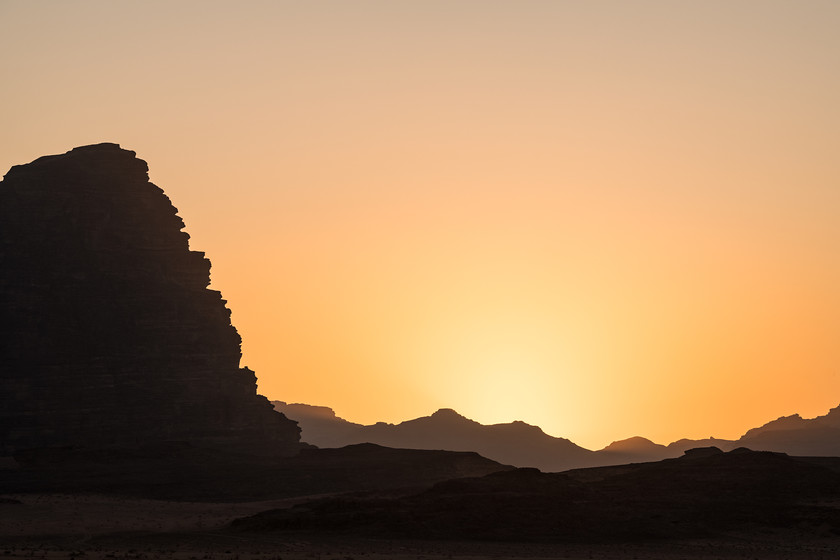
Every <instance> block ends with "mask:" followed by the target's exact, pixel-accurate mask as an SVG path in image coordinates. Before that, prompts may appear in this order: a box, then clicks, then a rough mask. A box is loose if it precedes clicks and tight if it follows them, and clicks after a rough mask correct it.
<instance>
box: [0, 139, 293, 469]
mask: <svg viewBox="0 0 840 560" xmlns="http://www.w3.org/2000/svg"><path fill="white" fill-rule="evenodd" d="M183 228H184V222H183V221H182V220H181V218H180V217H179V216H178V214H177V209H176V208H175V207H174V206H173V205H172V204H171V202H170V200H169V198H168V197H167V196H166V195H165V194H164V193H163V191H162V190H161V189H160V188H158V187H157V186H155V185H154V184H152V183H150V182H149V178H148V167H147V165H146V162H145V161H143V160H140V159H137V158H136V157H135V153H134V152H131V151H128V150H123V149H121V148H120V147H119V146H118V145H116V144H98V145H93V146H84V147H80V148H76V149H74V150H72V151H70V152H68V153H66V154H63V155H56V156H46V157H42V158H39V159H37V160H35V161H34V162H32V163H30V164H27V165H19V166H15V167H13V168H12V169H11V170H10V171H9V172H8V174H7V175H6V176H5V178H4V180H3V181H2V182H0V455H4V454H10V453H14V452H15V451H18V450H20V449H26V448H33V447H50V446H68V445H69V446H96V447H99V446H124V445H138V444H140V445H142V444H145V443H148V442H158V441H187V442H190V443H193V444H196V445H201V446H210V447H220V448H225V449H230V450H235V451H243V452H259V453H270V454H274V453H276V454H293V453H295V452H296V451H297V449H298V445H299V444H298V442H299V433H300V430H299V429H298V427H297V424H296V423H295V422H294V421H291V420H288V419H287V418H286V417H285V416H284V415H283V414H281V413H279V412H276V411H274V410H273V409H272V407H271V405H270V404H269V402H268V400H267V399H265V397H262V396H260V395H257V393H256V377H255V375H254V373H253V372H252V371H250V370H249V369H248V368H242V367H240V359H241V352H240V344H241V339H240V337H239V335H238V333H237V332H236V329H235V328H234V327H233V326H232V325H231V321H230V311H229V310H228V309H227V307H226V302H225V300H224V299H222V295H221V293H219V292H218V291H214V290H210V289H208V285H209V278H210V277H209V273H210V261H209V260H208V259H206V258H205V257H204V253H201V252H197V251H191V250H190V249H189V244H188V239H189V235H187V233H185V232H184V231H182V229H183Z"/></svg>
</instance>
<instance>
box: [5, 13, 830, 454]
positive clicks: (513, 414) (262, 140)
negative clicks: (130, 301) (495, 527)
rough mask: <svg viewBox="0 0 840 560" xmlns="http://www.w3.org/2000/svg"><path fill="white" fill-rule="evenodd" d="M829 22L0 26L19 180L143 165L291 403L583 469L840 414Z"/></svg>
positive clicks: (788, 16) (501, 20) (181, 21)
mask: <svg viewBox="0 0 840 560" xmlns="http://www.w3.org/2000/svg"><path fill="white" fill-rule="evenodd" d="M838 28H840V4H837V3H834V2H829V1H817V0H814V1H805V2H798V3H795V4H794V3H790V2H783V1H762V2H758V1H745V2H739V3H737V4H732V3H730V2H723V1H712V2H704V3H702V4H701V3H696V4H688V3H686V4H679V5H675V4H673V3H669V2H663V1H652V0H642V1H639V2H634V3H625V2H619V1H594V2H585V3H579V2H546V1H537V0H534V1H525V2H516V3H512V2H502V1H493V0H490V1H488V0H482V1H477V0H464V1H461V2H443V1H436V0H424V1H423V2H405V3H399V4H395V3H392V2H380V1H373V0H364V1H360V2H354V3H328V2H321V1H312V2H306V3H300V2H283V1H278V2H261V1H253V2H247V3H244V4H243V5H241V6H240V5H237V6H236V7H234V6H233V5H228V4H225V3H214V2H202V3H197V2H179V3H176V4H174V5H173V4H171V3H167V2H162V1H150V2H145V3H143V4H142V5H128V4H121V3H118V4H114V3H110V2H105V1H80V2H74V3H66V4H62V3H46V2H44V3H41V2H19V1H15V0H9V1H6V2H4V3H3V4H2V5H0V31H2V33H0V44H1V45H2V47H3V52H4V53H5V54H4V55H3V56H2V57H0V72H2V75H3V76H6V77H7V79H6V80H5V82H6V83H4V104H3V105H2V107H0V115H2V117H3V123H4V125H5V126H4V127H3V131H2V132H0V173H5V172H6V171H7V170H8V169H9V167H11V166H12V165H16V164H22V163H27V162H29V161H32V160H34V159H36V158H37V157H39V156H41V155H46V154H54V153H64V152H66V151H67V150H69V149H71V148H73V147H76V146H80V145H84V144H92V143H98V142H103V141H109V142H116V143H119V144H120V145H121V146H122V147H124V148H126V149H130V150H134V151H136V152H137V154H138V157H140V158H142V159H144V160H146V161H147V162H148V163H149V167H150V177H151V180H152V181H153V182H154V183H155V184H157V185H159V186H160V187H161V188H162V189H164V191H165V192H166V193H167V195H168V196H169V197H170V198H171V199H172V201H173V203H174V204H175V206H176V207H178V208H179V213H180V215H181V216H182V217H183V218H184V221H185V222H186V231H187V232H189V233H190V235H191V236H192V240H191V247H192V248H193V249H194V250H198V251H204V252H206V254H207V256H208V258H209V259H210V260H211V262H212V263H213V269H212V272H211V275H212V286H213V288H214V289H218V290H220V291H221V292H222V294H223V296H224V297H225V299H227V300H228V302H229V304H228V305H229V307H230V309H231V310H232V318H233V324H234V325H235V326H236V328H237V329H238V331H239V333H240V334H241V335H242V338H243V360H242V364H243V365H246V366H248V367H250V368H252V369H253V370H254V371H255V372H256V374H257V377H258V382H259V389H260V392H261V393H262V394H264V395H266V396H267V397H269V398H270V399H272V400H283V401H286V402H304V403H308V404H313V405H324V406H329V407H331V408H333V409H334V410H335V411H336V413H337V414H338V415H339V416H342V417H343V418H345V419H347V420H351V421H356V422H361V423H372V422H375V421H388V422H400V421H403V420H408V419H411V418H415V417H419V416H425V415H428V414H431V413H432V412H434V411H435V410H437V409H438V408H443V407H446V408H453V409H455V410H457V411H458V412H459V413H461V414H463V415H465V416H467V417H469V418H472V419H474V420H477V421H479V422H482V423H495V422H509V421H513V420H522V421H525V422H528V423H531V424H536V425H539V426H540V427H541V428H543V430H544V431H546V432H547V433H549V434H551V435H554V436H560V437H565V438H568V439H571V440H572V441H574V442H575V443H577V444H579V445H582V446H584V447H587V448H590V449H597V448H601V447H603V446H605V445H607V444H609V443H610V442H612V441H614V440H619V439H624V438H627V437H631V436H636V435H638V436H643V437H646V438H649V439H651V440H653V441H656V442H657V443H669V442H670V441H673V440H676V439H679V438H682V437H690V438H702V437H709V436H715V437H721V438H728V439H734V438H737V437H738V436H740V435H742V434H743V432H745V431H746V430H747V429H749V428H752V427H755V426H758V425H761V424H763V423H765V422H767V421H769V420H772V419H775V418H777V417H779V416H782V415H789V414H793V413H800V414H801V415H802V416H803V417H813V416H818V415H822V414H825V413H826V412H827V411H828V410H829V409H830V408H832V407H835V406H837V405H838V404H840V345H838V344H837V339H838V334H840V292H838V290H837V286H839V285H840V259H838V258H837V255H836V253H837V247H838V246H840V188H838V185H840V163H838V161H840V160H838V158H837V157H836V153H835V152H836V147H837V146H839V145H840V111H838V108H837V107H838V104H837V99H840V73H838V72H837V70H836V69H837V68H840V36H838V34H837V33H836V30H837V29H838Z"/></svg>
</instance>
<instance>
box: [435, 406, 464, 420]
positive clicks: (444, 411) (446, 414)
mask: <svg viewBox="0 0 840 560" xmlns="http://www.w3.org/2000/svg"><path fill="white" fill-rule="evenodd" d="M431 418H438V419H443V418H453V419H455V418H466V416H462V415H461V414H458V413H457V412H456V411H455V410H453V409H451V408H439V409H438V410H436V411H435V412H434V413H432V415H431Z"/></svg>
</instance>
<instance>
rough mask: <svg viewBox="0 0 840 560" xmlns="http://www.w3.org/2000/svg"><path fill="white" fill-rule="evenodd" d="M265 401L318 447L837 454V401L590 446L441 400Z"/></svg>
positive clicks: (586, 461) (615, 456)
mask: <svg viewBox="0 0 840 560" xmlns="http://www.w3.org/2000/svg"><path fill="white" fill-rule="evenodd" d="M272 404H273V405H274V408H275V409H276V410H279V411H280V412H282V413H284V414H285V415H286V416H288V417H289V418H291V419H292V420H297V421H298V423H299V425H300V427H301V429H302V433H301V439H302V440H303V441H305V442H307V443H310V444H312V445H315V446H317V447H320V448H331V447H344V446H346V445H353V444H359V443H375V444H377V445H384V446H387V447H395V448H407V449H444V450H449V451H475V452H477V453H479V454H480V455H483V456H484V457H487V458H488V459H492V460H494V461H498V462H500V463H503V464H506V465H513V466H517V467H536V468H538V469H540V470H542V471H545V472H556V471H564V470H568V469H574V468H582V467H595V466H606V465H621V464H626V463H642V462H649V461H659V460H662V459H668V458H675V457H679V456H681V455H682V454H683V453H684V452H685V451H686V450H687V449H692V448H696V447H709V446H715V447H718V448H720V449H721V450H723V451H731V450H733V449H737V448H739V447H747V448H749V449H752V450H755V451H778V452H782V453H788V454H789V455H797V456H840V406H838V407H837V408H833V409H831V410H830V411H829V412H828V413H827V414H826V415H824V416H819V417H817V418H813V419H804V418H802V417H801V416H799V415H798V414H794V415H793V416H784V417H782V418H779V419H777V420H773V421H772V422H768V423H767V424H764V425H763V426H760V427H758V428H753V429H751V430H749V431H748V432H747V433H745V434H744V435H743V436H742V437H741V438H739V439H738V440H726V439H717V438H709V439H702V440H691V439H681V440H678V441H675V442H673V443H671V444H669V445H660V444H657V443H654V442H652V441H650V440H648V439H645V438H643V437H633V438H629V439H625V440H621V441H616V442H613V443H611V444H610V445H608V446H607V447H605V448H603V449H600V450H597V451H592V450H589V449H585V448H583V447H581V446H579V445H576V444H575V443H573V442H571V441H569V440H568V439H565V438H558V437H553V436H550V435H548V434H546V433H545V432H543V431H542V429H540V428H539V427H538V426H532V425H530V424H526V423H525V422H520V421H516V422H510V423H505V424H492V425H484V424H480V423H478V422H476V421H474V420H470V419H469V418H466V417H464V416H462V415H460V414H458V413H457V412H455V411H454V410H451V409H447V408H444V409H441V410H438V411H437V412H435V413H434V414H432V415H431V416H424V417H421V418H416V419H414V420H407V421H405V422H401V423H399V424H387V423H384V422H378V423H376V424H373V425H369V426H366V425H363V424H356V423H353V422H348V421H347V420H344V419H343V418H340V417H338V416H336V414H335V412H334V411H333V410H332V409H331V408H328V407H325V406H312V405H307V404H287V403H285V402H283V401H272Z"/></svg>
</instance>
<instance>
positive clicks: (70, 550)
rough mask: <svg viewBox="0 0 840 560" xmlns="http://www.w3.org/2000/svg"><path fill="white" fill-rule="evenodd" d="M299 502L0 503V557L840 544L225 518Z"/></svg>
mask: <svg viewBox="0 0 840 560" xmlns="http://www.w3.org/2000/svg"><path fill="white" fill-rule="evenodd" d="M298 501H300V499H295V500H288V499H287V500H273V501H265V502H247V503H196V502H169V501H156V500H140V499H133V498H121V497H114V496H102V495H87V494H80V495H68V494H21V495H8V494H7V495H2V496H0V559H5V558H9V559H15V558H29V559H31V558H50V559H53V558H80V559H86V560H88V559H89V560H96V559H120V558H124V559H154V558H175V559H183V560H198V559H201V560H262V559H265V560H268V559H276V560H280V559H282V560H361V559H366V560H384V559H394V560H437V559H451V558H456V559H459V560H478V559H484V558H492V559H496V560H514V559H528V560H537V559H549V558H552V559H553V558H558V559H560V558H562V559H571V560H576V559H580V560H584V559H597V560H607V559H615V560H628V559H639V560H641V559H652V560H673V559H686V560H707V559H708V560H711V559H736V558H737V559H761V560H764V559H768V560H781V559H791V560H799V559H803V560H804V559H808V560H817V559H825V560H828V559H834V558H840V538H838V537H836V536H829V535H826V536H825V537H814V536H812V535H811V536H808V538H807V539H806V538H804V537H802V536H798V535H796V534H795V533H791V534H784V535H783V534H777V533H762V534H752V535H749V536H747V535H731V536H729V537H727V538H724V539H715V540H695V541H683V542H669V543H649V544H644V543H642V544H626V545H619V544H611V545H582V544H574V545H562V544H534V543H529V544H518V543H471V542H439V541H436V542H418V541H387V540H364V539H356V538H352V537H351V536H342V537H336V536H329V535H322V536H319V535H312V534H307V535H295V534H288V533H284V534H273V535H264V534H261V535H244V534H238V533H234V532H231V531H227V530H225V526H226V525H227V523H229V522H230V521H231V520H233V519H235V518H237V517H242V516H245V515H250V514H253V513H256V512H259V511H263V510H266V509H271V508H277V507H288V506H291V505H293V504H294V503H296V502H298Z"/></svg>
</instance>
